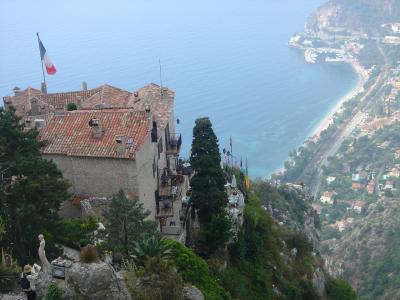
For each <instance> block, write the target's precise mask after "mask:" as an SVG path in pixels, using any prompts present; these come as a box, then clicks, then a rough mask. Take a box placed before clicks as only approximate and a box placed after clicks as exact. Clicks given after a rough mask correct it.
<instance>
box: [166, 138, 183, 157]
mask: <svg viewBox="0 0 400 300" xmlns="http://www.w3.org/2000/svg"><path fill="white" fill-rule="evenodd" d="M181 146H182V136H181V134H180V133H171V134H170V135H169V138H168V141H167V154H173V155H177V154H179V151H180V150H181Z"/></svg>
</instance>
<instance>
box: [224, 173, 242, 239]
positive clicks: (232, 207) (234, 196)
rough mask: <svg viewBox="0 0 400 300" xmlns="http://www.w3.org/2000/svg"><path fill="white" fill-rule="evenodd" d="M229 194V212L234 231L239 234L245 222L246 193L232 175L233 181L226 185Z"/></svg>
mask: <svg viewBox="0 0 400 300" xmlns="http://www.w3.org/2000/svg"><path fill="white" fill-rule="evenodd" d="M225 189H226V193H227V195H228V213H229V216H230V217H231V220H232V226H233V228H232V229H233V232H234V235H235V236H237V234H238V232H239V230H240V227H241V226H242V224H243V209H244V205H245V203H244V195H243V193H242V192H241V191H240V189H239V188H238V187H237V183H236V177H235V175H233V176H232V182H231V183H229V182H228V183H227V184H226V185H225Z"/></svg>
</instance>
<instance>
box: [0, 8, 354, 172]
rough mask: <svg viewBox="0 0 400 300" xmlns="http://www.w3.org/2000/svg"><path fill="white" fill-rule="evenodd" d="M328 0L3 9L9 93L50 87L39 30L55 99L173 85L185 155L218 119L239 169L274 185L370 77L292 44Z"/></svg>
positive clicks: (4, 83) (0, 61) (2, 74)
mask: <svg viewBox="0 0 400 300" xmlns="http://www.w3.org/2000/svg"><path fill="white" fill-rule="evenodd" d="M323 2H324V1H323V0H280V1H276V0H218V1H215V0H202V1H194V0H114V1H105V0H85V1H82V0H68V1H53V0H36V1H31V0H18V1H5V0H4V1H0V40H1V47H0V95H1V96H6V95H11V94H12V89H13V88H14V87H15V86H18V87H20V88H22V89H24V88H26V87H28V86H32V87H35V88H39V87H40V82H41V80H42V70H41V63H40V57H39V50H38V44H37V37H36V32H39V33H40V37H41V40H42V41H43V44H44V46H45V47H46V49H47V52H48V55H49V56H50V58H51V59H52V61H53V62H54V64H55V66H56V68H57V74H56V75H55V76H48V77H47V78H46V81H47V85H48V90H49V92H61V91H72V90H79V89H81V83H82V82H83V81H86V82H87V83H88V85H89V88H93V87H96V86H98V85H101V84H104V83H108V84H111V85H114V86H117V87H120V88H123V89H126V90H129V91H134V90H136V89H138V88H140V87H141V86H143V85H145V84H147V83H149V82H154V83H157V84H160V83H162V85H163V86H168V87H169V88H171V89H173V90H175V92H176V99H175V117H176V119H177V120H178V119H179V124H177V126H176V128H177V132H179V133H181V134H182V136H183V149H182V151H181V154H182V156H183V157H188V156H189V155H190V147H191V141H192V130H193V126H194V122H195V119H196V118H199V117H204V116H208V117H209V118H210V119H211V122H212V124H213V128H214V131H215V133H216V135H217V137H218V139H219V146H220V150H221V151H222V149H224V148H225V149H227V150H228V149H229V148H230V145H229V144H230V143H229V140H230V137H232V150H233V151H232V153H233V161H234V163H236V164H238V165H240V163H241V162H242V166H243V167H245V161H246V159H247V161H248V169H249V174H250V176H251V177H252V178H255V177H262V178H266V177H267V176H269V175H270V174H271V173H273V172H274V171H276V170H277V169H279V168H280V167H281V166H282V165H283V162H284V161H285V160H286V159H287V158H288V153H289V151H291V150H293V149H295V148H297V147H298V146H300V145H301V144H302V143H303V141H304V140H305V139H307V137H308V136H309V135H310V134H311V132H312V131H313V130H314V129H315V127H316V126H317V124H319V123H320V122H321V120H323V119H324V118H325V117H326V115H327V114H328V112H329V111H330V110H331V109H332V107H334V106H335V104H336V103H337V102H338V101H339V100H340V99H341V98H342V97H343V96H344V95H346V94H347V93H348V92H349V91H351V90H352V89H353V88H355V86H356V85H357V82H358V80H359V79H358V76H357V74H356V73H355V72H354V71H353V69H352V68H351V67H350V66H349V65H346V64H327V63H317V64H307V63H306V62H305V61H304V59H303V55H302V53H301V52H299V51H298V50H295V49H292V48H290V47H289V46H288V40H289V38H290V37H291V36H292V35H293V34H294V33H296V32H300V31H303V30H304V25H305V22H306V20H307V17H308V16H309V15H310V14H311V13H312V12H313V11H314V10H315V9H317V7H318V6H320V5H322V4H323ZM160 66H161V67H160ZM160 70H161V72H160ZM223 159H224V158H223Z"/></svg>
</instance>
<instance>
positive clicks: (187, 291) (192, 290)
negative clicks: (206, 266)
mask: <svg viewBox="0 0 400 300" xmlns="http://www.w3.org/2000/svg"><path fill="white" fill-rule="evenodd" d="M183 297H184V299H185V300H204V295H203V293H202V292H201V291H200V290H199V289H198V288H197V287H195V286H194V285H192V286H186V287H184V288H183Z"/></svg>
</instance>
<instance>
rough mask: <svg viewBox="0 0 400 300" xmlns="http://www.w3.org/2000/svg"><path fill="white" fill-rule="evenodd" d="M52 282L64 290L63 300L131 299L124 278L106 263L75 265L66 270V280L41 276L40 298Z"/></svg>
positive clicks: (38, 284)
mask: <svg viewBox="0 0 400 300" xmlns="http://www.w3.org/2000/svg"><path fill="white" fill-rule="evenodd" d="M51 282H55V283H57V285H58V287H59V288H60V289H61V290H62V293H63V296H62V297H63V299H66V300H73V299H87V300H92V299H93V300H94V299H116V300H125V299H131V297H130V294H129V292H128V290H127V288H126V285H125V282H124V279H123V277H121V276H120V275H118V274H117V272H115V270H114V269H113V268H112V267H111V266H110V265H108V264H106V263H104V262H99V263H92V264H83V263H79V262H76V263H73V264H72V265H71V267H70V268H66V270H65V280H60V279H54V278H51V277H46V276H44V275H42V274H41V276H40V277H39V279H38V281H37V292H38V295H39V296H40V297H43V296H44V295H46V293H47V289H48V287H49V285H50V283H51Z"/></svg>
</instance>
